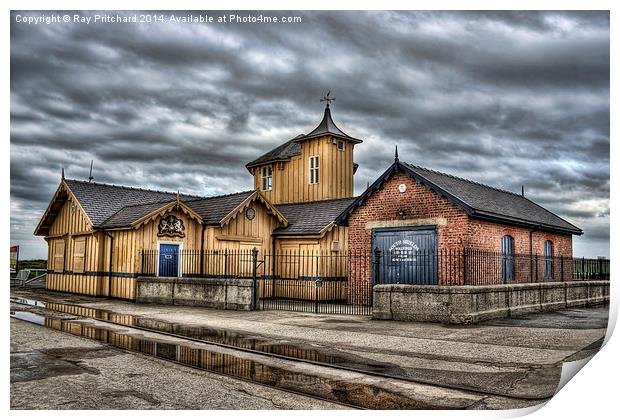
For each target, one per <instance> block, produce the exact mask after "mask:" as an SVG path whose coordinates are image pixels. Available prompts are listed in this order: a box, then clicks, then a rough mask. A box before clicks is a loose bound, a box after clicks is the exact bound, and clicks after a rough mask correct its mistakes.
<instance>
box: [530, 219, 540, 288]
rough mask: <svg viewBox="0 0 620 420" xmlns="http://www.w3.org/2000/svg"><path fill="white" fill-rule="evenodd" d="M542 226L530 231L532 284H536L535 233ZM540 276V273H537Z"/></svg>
mask: <svg viewBox="0 0 620 420" xmlns="http://www.w3.org/2000/svg"><path fill="white" fill-rule="evenodd" d="M539 229H540V226H537V227H536V228H534V229H530V283H534V258H536V257H535V256H534V238H533V233H534V232H536V231H538V230H539ZM537 268H538V267H537ZM536 274H538V273H536Z"/></svg>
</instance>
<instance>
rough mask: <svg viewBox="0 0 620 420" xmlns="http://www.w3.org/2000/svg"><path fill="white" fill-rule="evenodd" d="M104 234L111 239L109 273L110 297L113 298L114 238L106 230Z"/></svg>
mask: <svg viewBox="0 0 620 420" xmlns="http://www.w3.org/2000/svg"><path fill="white" fill-rule="evenodd" d="M103 233H104V234H105V235H106V236H107V237H108V238H110V264H109V267H108V270H109V273H108V297H111V296H112V251H113V249H114V236H112V235H110V234H109V233H108V232H106V231H105V230H104V231H103Z"/></svg>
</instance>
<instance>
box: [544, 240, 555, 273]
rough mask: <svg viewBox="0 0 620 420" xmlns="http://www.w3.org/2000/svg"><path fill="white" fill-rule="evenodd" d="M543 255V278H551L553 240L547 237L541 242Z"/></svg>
mask: <svg viewBox="0 0 620 420" xmlns="http://www.w3.org/2000/svg"><path fill="white" fill-rule="evenodd" d="M543 255H544V261H545V265H544V273H543V278H544V279H553V268H554V267H553V241H551V240H549V239H547V240H546V241H545V242H544V244H543Z"/></svg>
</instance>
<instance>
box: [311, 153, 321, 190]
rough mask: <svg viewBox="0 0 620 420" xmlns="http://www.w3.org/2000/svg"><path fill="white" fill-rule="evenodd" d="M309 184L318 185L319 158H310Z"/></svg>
mask: <svg viewBox="0 0 620 420" xmlns="http://www.w3.org/2000/svg"><path fill="white" fill-rule="evenodd" d="M310 183H311V184H318V183H319V157H318V156H310Z"/></svg>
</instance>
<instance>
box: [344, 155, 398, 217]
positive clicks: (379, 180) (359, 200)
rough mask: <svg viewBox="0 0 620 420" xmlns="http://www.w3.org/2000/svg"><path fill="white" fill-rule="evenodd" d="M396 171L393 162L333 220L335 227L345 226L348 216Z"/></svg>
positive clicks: (396, 163) (395, 164) (396, 166)
mask: <svg viewBox="0 0 620 420" xmlns="http://www.w3.org/2000/svg"><path fill="white" fill-rule="evenodd" d="M397 169H398V162H394V163H393V164H391V165H390V167H389V168H387V169H386V171H385V172H383V173H382V174H381V176H380V177H379V178H377V179H376V180H375V182H373V183H372V185H370V186H369V187H368V188H366V191H364V192H363V193H361V194H360V195H359V196H358V197H357V198H356V199H355V200H354V201H353V202H352V203H351V204H349V205H348V206H347V208H345V209H344V210H343V211H342V213H340V215H339V216H338V217H336V220H335V223H336V225H338V226H346V222H347V220H348V218H349V216H350V215H351V213H353V211H354V210H355V209H356V208H358V207H359V206H361V205H362V204H364V202H365V201H366V200H367V199H368V197H370V196H371V195H372V194H374V192H375V191H377V190H379V189H380V188H381V187H383V185H384V184H385V183H386V182H387V181H388V179H390V177H391V176H392V174H394V173H395V172H396V170H397Z"/></svg>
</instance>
